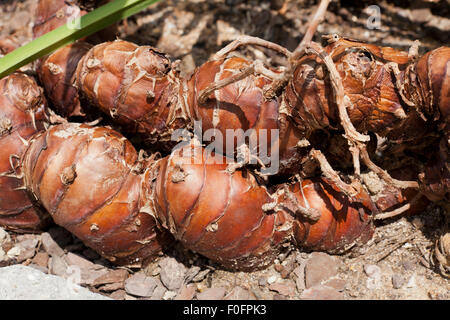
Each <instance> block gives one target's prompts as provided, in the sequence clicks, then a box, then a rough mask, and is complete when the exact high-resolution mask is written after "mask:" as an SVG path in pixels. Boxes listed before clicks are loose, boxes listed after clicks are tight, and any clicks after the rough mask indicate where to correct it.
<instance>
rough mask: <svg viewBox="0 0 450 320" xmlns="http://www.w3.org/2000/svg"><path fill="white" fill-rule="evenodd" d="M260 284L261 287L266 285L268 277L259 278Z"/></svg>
mask: <svg viewBox="0 0 450 320" xmlns="http://www.w3.org/2000/svg"><path fill="white" fill-rule="evenodd" d="M258 284H259V285H260V286H261V287H264V286H265V285H267V279H266V278H265V277H260V278H259V279H258Z"/></svg>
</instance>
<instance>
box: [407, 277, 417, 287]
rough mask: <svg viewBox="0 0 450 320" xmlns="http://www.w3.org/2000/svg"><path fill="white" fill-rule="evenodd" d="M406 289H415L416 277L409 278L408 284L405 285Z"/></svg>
mask: <svg viewBox="0 0 450 320" xmlns="http://www.w3.org/2000/svg"><path fill="white" fill-rule="evenodd" d="M406 287H407V288H415V287H417V284H416V277H415V276H414V275H413V276H412V277H411V278H409V280H408V283H407V284H406Z"/></svg>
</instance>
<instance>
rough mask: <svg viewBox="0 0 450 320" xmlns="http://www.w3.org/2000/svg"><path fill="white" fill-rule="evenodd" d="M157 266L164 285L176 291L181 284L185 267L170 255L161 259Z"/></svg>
mask: <svg viewBox="0 0 450 320" xmlns="http://www.w3.org/2000/svg"><path fill="white" fill-rule="evenodd" d="M159 266H160V267H161V272H160V275H159V276H160V279H161V281H162V283H163V284H164V286H165V287H166V288H167V289H169V290H171V291H178V289H180V288H181V286H182V285H183V281H184V277H185V275H186V271H187V270H186V267H185V266H184V265H183V264H182V263H179V262H178V261H176V260H175V258H172V257H166V258H163V259H161V261H159Z"/></svg>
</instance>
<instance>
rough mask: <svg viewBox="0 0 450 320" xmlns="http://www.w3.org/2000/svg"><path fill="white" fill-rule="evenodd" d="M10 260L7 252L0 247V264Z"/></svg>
mask: <svg viewBox="0 0 450 320" xmlns="http://www.w3.org/2000/svg"><path fill="white" fill-rule="evenodd" d="M6 260H8V257H7V256H6V253H5V251H3V249H2V248H1V247H0V262H2V261H6Z"/></svg>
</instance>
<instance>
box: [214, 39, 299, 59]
mask: <svg viewBox="0 0 450 320" xmlns="http://www.w3.org/2000/svg"><path fill="white" fill-rule="evenodd" d="M244 45H246V46H248V45H252V46H259V47H263V48H268V49H271V50H274V51H276V52H278V53H281V54H282V55H285V56H286V57H288V58H289V57H290V56H291V55H292V52H290V51H289V50H288V49H286V48H284V47H282V46H280V45H278V44H276V43H273V42H270V41H267V40H263V39H260V38H257V37H251V36H240V37H239V38H237V39H236V40H234V41H233V42H231V43H230V44H228V45H227V46H225V47H224V48H222V49H221V50H220V51H218V52H217V53H216V54H215V55H214V56H213V57H212V60H220V59H222V58H224V57H225V56H226V55H227V54H229V53H230V52H232V51H235V50H236V49H237V48H239V47H240V46H244Z"/></svg>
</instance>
